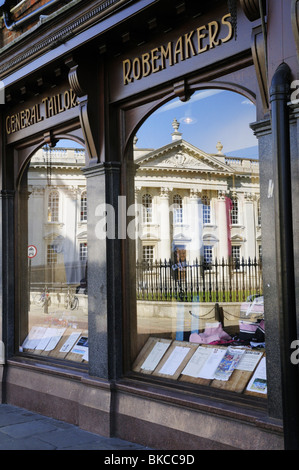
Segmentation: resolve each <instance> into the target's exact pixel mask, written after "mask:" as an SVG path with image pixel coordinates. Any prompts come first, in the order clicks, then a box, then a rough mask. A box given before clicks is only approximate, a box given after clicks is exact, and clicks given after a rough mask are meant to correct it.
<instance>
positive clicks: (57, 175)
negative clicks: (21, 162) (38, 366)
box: [18, 140, 88, 363]
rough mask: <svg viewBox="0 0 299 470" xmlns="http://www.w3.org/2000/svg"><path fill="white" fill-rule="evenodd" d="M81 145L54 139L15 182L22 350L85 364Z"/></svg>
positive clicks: (85, 279)
mask: <svg viewBox="0 0 299 470" xmlns="http://www.w3.org/2000/svg"><path fill="white" fill-rule="evenodd" d="M84 166H85V151H84V148H83V147H82V146H80V145H78V144H76V143H75V142H72V141H69V140H64V141H59V142H58V144H57V145H56V147H55V148H49V147H46V146H45V147H43V148H40V149H39V150H38V151H37V152H36V153H35V154H34V155H33V156H32V158H31V159H30V162H29V163H28V165H27V167H26V169H25V171H24V173H23V176H22V179H21V182H20V187H19V197H18V220H19V233H18V239H19V248H18V260H19V268H20V271H19V272H22V273H23V275H22V278H21V280H20V281H19V289H18V294H19V295H18V310H19V312H20V316H19V331H20V337H19V346H20V351H22V352H25V353H28V354H34V355H38V356H43V357H49V358H55V359H66V360H72V361H75V362H80V363H84V362H87V361H88V326H87V302H88V296H87V256H88V251H87V250H88V241H87V235H86V234H87V231H86V223H82V222H83V221H84V222H87V210H86V202H87V198H86V179H85V176H84V174H83V172H82V168H83V167H84Z"/></svg>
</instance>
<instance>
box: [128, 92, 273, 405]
mask: <svg viewBox="0 0 299 470" xmlns="http://www.w3.org/2000/svg"><path fill="white" fill-rule="evenodd" d="M218 93H219V92H218ZM222 93H223V99H225V100H226V103H230V106H231V107H232V108H234V107H235V106H239V107H240V110H239V111H240V115H241V114H242V119H241V118H240V125H242V126H243V130H242V132H243V131H244V132H243V133H242V135H243V136H246V135H248V139H249V142H250V143H251V144H252V145H251V146H250V145H248V144H247V145H246V142H243V143H242V142H240V141H238V142H237V140H238V138H237V134H236V132H235V129H234V125H237V124H236V123H235V122H232V123H231V124H232V125H231V129H232V132H231V133H230V134H229V132H228V128H229V125H228V124H227V123H228V119H229V117H228V115H227V114H225V113H226V112H227V109H228V108H227V107H226V108H225V107H223V115H221V114H222V112H221V102H220V104H219V95H218V101H217V103H216V102H215V101H214V106H215V107H214V112H215V113H216V114H217V117H218V118H219V121H217V120H216V119H214V121H215V123H214V127H213V128H212V129H211V132H210V131H209V129H207V127H206V126H208V125H209V115H208V114H207V113H208V111H209V112H211V113H212V110H213V100H211V106H210V107H209V110H208V111H207V113H205V112H203V111H202V110H201V107H200V106H203V104H198V105H197V107H196V106H193V107H192V108H191V107H190V104H186V105H185V108H183V104H182V103H179V105H178V106H177V109H175V108H176V106H175V104H174V103H173V105H172V104H170V105H166V106H165V113H164V114H165V116H168V122H167V125H168V127H167V125H165V126H164V127H163V129H168V137H167V135H166V136H165V135H164V136H163V139H164V140H163V139H160V141H159V138H158V137H157V133H156V132H155V130H154V128H153V126H154V119H155V115H154V114H153V115H152V116H151V117H150V119H149V123H148V126H149V129H150V131H151V132H150V135H151V136H155V139H156V142H155V140H154V138H153V140H150V139H148V141H147V142H148V147H149V150H148V152H146V148H145V147H146V146H145V145H144V141H142V144H141V145H140V151H139V147H138V140H139V135H138V132H137V137H136V138H135V141H134V142H135V145H134V162H135V163H136V168H137V170H136V173H135V204H136V208H138V207H143V208H145V207H146V209H147V211H146V214H147V216H146V217H145V209H143V212H142V211H137V210H136V219H137V220H138V224H136V225H137V226H138V230H139V232H138V236H136V237H135V238H136V240H135V247H136V259H135V262H136V266H137V269H136V281H135V282H134V284H133V283H132V284H131V288H132V285H134V286H136V295H135V296H134V299H136V304H135V307H134V305H133V303H131V311H135V312H136V317H137V327H136V334H135V337H134V341H133V343H134V344H133V347H132V356H133V357H132V363H133V365H132V368H133V371H134V372H136V373H140V374H144V375H146V376H147V377H148V376H153V377H155V378H157V377H161V378H167V379H169V380H173V381H176V383H177V382H180V383H193V384H198V385H206V386H208V387H212V388H214V389H215V388H218V389H223V390H229V391H232V392H236V393H239V394H246V395H254V396H258V397H262V398H266V397H267V379H266V368H265V329H264V304H263V284H262V259H261V242H260V240H261V212H260V188H259V161H258V157H257V151H256V146H257V142H256V139H255V137H254V136H253V133H252V131H251V129H250V127H249V124H250V122H253V121H254V120H255V117H254V112H255V111H254V106H253V105H252V104H250V102H249V101H248V100H246V99H244V97H241V96H240V95H236V94H235V93H230V92H224V91H223V92H222ZM215 95H216V93H215ZM195 101H196V100H195ZM191 102H192V98H191ZM198 103H201V101H200V99H199V100H198ZM246 105H247V110H248V114H247V115H246V112H247V111H246V110H245V108H246ZM171 109H173V110H175V112H178V113H180V115H181V116H184V110H185V111H186V112H185V116H184V117H183V118H181V119H178V118H177V116H176V115H175V114H174V112H172V111H170V110H171ZM206 109H207V108H206ZM168 110H169V111H168ZM190 110H191V113H190ZM166 111H167V112H166ZM171 112H172V115H171ZM188 113H189V114H190V115H191V117H190V119H188V120H186V115H188ZM162 115H163V109H162V110H161V109H160V110H159V116H162ZM157 116H158V114H157ZM159 116H158V117H159ZM200 116H205V118H204V119H205V120H204V121H201V120H200ZM158 117H157V122H158V123H159V124H158V123H157V127H158V126H159V128H161V129H162V124H160V121H159V120H158ZM214 117H215V115H214ZM170 118H171V119H170ZM236 118H237V116H236ZM160 119H161V118H160ZM211 119H212V118H211ZM232 119H233V118H232ZM237 119H238V118H237ZM241 121H242V124H241ZM191 122H193V130H195V132H193V134H194V135H196V141H195V142H194V141H191V135H192V133H191V132H190V126H189V128H188V125H190V123H191ZM186 123H188V124H186ZM224 123H225V126H224ZM184 124H185V125H184ZM171 125H172V127H173V128H171ZM217 126H218V127H217ZM145 129H146V128H145ZM139 131H140V133H141V135H142V138H143V139H146V130H143V128H141V129H140V130H139ZM166 132H167V131H166ZM240 132H241V129H240ZM206 134H209V135H210V136H211V137H210V139H212V138H213V139H215V135H216V139H217V140H216V141H213V142H212V141H210V142H209V141H208V140H207V138H208V137H207V136H206ZM219 135H222V136H223V138H224V142H223V141H222V143H221V142H220V141H218V136H219ZM200 136H201V137H200ZM205 137H207V138H205ZM244 138H245V137H244ZM201 139H202V141H201ZM228 139H231V141H230V142H228ZM242 144H243V147H242ZM224 145H225V146H226V148H227V150H228V152H226V151H225V150H226V149H225V147H224ZM153 148H154V149H155V150H153ZM213 149H214V150H213ZM238 149H239V151H238ZM230 150H232V153H230ZM149 188H150V191H151V192H152V193H154V194H156V196H155V198H154V199H151V200H150V205H149V203H148V200H147V201H146V203H147V205H145V196H144V194H145V191H149ZM146 194H147V196H148V193H146ZM178 194H180V196H179V198H180V199H179V200H178ZM207 194H208V195H209V196H208V197H207ZM155 206H156V207H155ZM149 207H150V214H151V213H152V212H153V211H154V212H155V213H156V214H157V220H156V221H155V224H153V225H152V226H151V227H149V226H148V225H147V222H148V208H149ZM183 207H184V217H182V208H183ZM212 214H213V217H212ZM257 214H258V217H257V216H256V215H257ZM142 215H143V217H142ZM178 220H179V222H180V224H177V222H178ZM144 240H147V243H148V245H150V242H151V241H152V243H155V251H156V256H155V260H153V257H151V259H150V260H149V258H150V256H149V254H148V247H146V248H145V247H144V245H143V244H144ZM142 245H143V250H142ZM149 261H151V262H150V263H149ZM132 294H133V292H132ZM132 297H133V295H132Z"/></svg>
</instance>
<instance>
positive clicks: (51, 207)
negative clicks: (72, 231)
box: [48, 190, 60, 222]
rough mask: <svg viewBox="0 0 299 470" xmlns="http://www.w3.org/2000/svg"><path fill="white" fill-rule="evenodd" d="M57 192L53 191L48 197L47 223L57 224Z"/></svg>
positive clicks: (58, 198)
mask: <svg viewBox="0 0 299 470" xmlns="http://www.w3.org/2000/svg"><path fill="white" fill-rule="evenodd" d="M59 200H60V197H59V192H58V191H57V190H53V191H51V192H50V194H49V197H48V222H59Z"/></svg>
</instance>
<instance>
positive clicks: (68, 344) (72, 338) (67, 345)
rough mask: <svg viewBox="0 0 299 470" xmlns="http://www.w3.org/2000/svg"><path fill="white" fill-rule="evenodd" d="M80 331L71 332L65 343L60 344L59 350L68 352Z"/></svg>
mask: <svg viewBox="0 0 299 470" xmlns="http://www.w3.org/2000/svg"><path fill="white" fill-rule="evenodd" d="M81 333H82V332H81V331H79V332H75V333H71V334H70V336H69V337H68V338H67V340H66V341H65V343H64V344H63V345H62V346H61V348H60V350H59V352H64V353H66V352H70V350H71V349H72V347H73V346H74V344H75V342H76V341H77V339H78V338H79V337H80V336H81Z"/></svg>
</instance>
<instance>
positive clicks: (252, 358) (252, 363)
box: [236, 351, 263, 372]
mask: <svg viewBox="0 0 299 470" xmlns="http://www.w3.org/2000/svg"><path fill="white" fill-rule="evenodd" d="M262 355H263V353H261V352H257V351H245V354H244V355H243V356H242V357H241V360H240V362H239V364H238V365H237V367H236V369H237V370H246V371H248V372H252V371H253V370H254V369H255V367H256V365H257V363H258V361H259V360H260V358H261V357H262Z"/></svg>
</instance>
